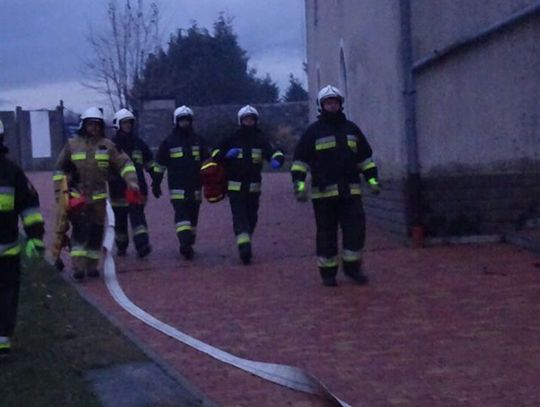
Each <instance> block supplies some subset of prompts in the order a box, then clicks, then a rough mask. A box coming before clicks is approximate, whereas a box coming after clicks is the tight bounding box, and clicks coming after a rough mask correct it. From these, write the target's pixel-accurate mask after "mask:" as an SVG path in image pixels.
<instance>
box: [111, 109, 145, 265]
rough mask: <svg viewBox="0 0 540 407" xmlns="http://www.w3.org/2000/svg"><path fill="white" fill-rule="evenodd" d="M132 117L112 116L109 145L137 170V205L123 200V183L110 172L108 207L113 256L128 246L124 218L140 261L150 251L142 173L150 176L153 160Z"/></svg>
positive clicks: (126, 112)
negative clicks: (112, 223) (112, 226)
mask: <svg viewBox="0 0 540 407" xmlns="http://www.w3.org/2000/svg"><path fill="white" fill-rule="evenodd" d="M134 126H135V116H134V115H133V113H131V112H130V111H129V110H127V109H121V110H119V111H118V112H116V113H115V115H114V119H113V127H114V128H115V130H116V135H115V136H114V137H113V142H114V144H115V146H116V148H117V149H118V151H122V152H124V153H126V154H127V155H128V156H129V157H130V158H131V161H133V164H134V165H135V169H136V171H137V179H138V181H139V189H140V192H141V196H142V201H141V202H132V203H130V202H128V201H127V199H126V194H125V192H126V182H125V181H124V179H123V178H122V177H121V176H120V174H119V173H114V174H113V175H112V177H111V180H110V182H109V193H110V195H111V205H112V207H113V210H114V219H115V232H116V233H115V238H116V248H117V254H118V255H119V256H125V254H126V250H127V247H128V244H129V235H128V217H129V221H130V222H131V232H132V238H133V243H134V244H135V250H136V251H137V256H138V257H139V258H143V257H145V256H147V255H148V254H149V253H150V252H151V251H152V247H151V246H150V242H149V238H148V225H147V223H146V217H145V215H144V205H145V203H146V200H147V196H148V186H147V185H146V180H145V178H144V170H146V171H147V172H148V173H150V174H152V170H153V157H152V152H151V151H150V149H149V148H148V145H147V144H146V143H145V142H144V141H143V140H142V139H140V138H139V137H137V135H135V128H134Z"/></svg>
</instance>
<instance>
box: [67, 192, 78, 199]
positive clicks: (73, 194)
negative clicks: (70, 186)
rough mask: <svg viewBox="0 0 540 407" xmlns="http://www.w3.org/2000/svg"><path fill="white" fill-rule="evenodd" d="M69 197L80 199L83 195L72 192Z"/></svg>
mask: <svg viewBox="0 0 540 407" xmlns="http://www.w3.org/2000/svg"><path fill="white" fill-rule="evenodd" d="M69 195H71V196H72V197H73V198H80V197H81V194H79V193H78V192H76V191H70V192H69Z"/></svg>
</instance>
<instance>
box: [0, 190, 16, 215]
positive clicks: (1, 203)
mask: <svg viewBox="0 0 540 407" xmlns="http://www.w3.org/2000/svg"><path fill="white" fill-rule="evenodd" d="M14 209H15V189H14V188H0V212H10V211H12V210H14Z"/></svg>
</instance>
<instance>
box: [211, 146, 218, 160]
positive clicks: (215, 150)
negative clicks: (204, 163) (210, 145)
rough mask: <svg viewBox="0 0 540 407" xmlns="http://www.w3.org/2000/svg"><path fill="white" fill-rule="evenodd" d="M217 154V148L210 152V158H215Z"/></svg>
mask: <svg viewBox="0 0 540 407" xmlns="http://www.w3.org/2000/svg"><path fill="white" fill-rule="evenodd" d="M218 154H219V148H216V149H214V150H212V158H215V157H216V155H218Z"/></svg>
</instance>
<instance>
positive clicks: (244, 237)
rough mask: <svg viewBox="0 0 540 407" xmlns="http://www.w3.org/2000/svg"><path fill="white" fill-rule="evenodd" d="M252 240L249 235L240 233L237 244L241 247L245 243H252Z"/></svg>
mask: <svg viewBox="0 0 540 407" xmlns="http://www.w3.org/2000/svg"><path fill="white" fill-rule="evenodd" d="M250 242H251V238H250V237H249V233H240V234H239V235H237V236H236V244H238V245H241V244H245V243H250Z"/></svg>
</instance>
